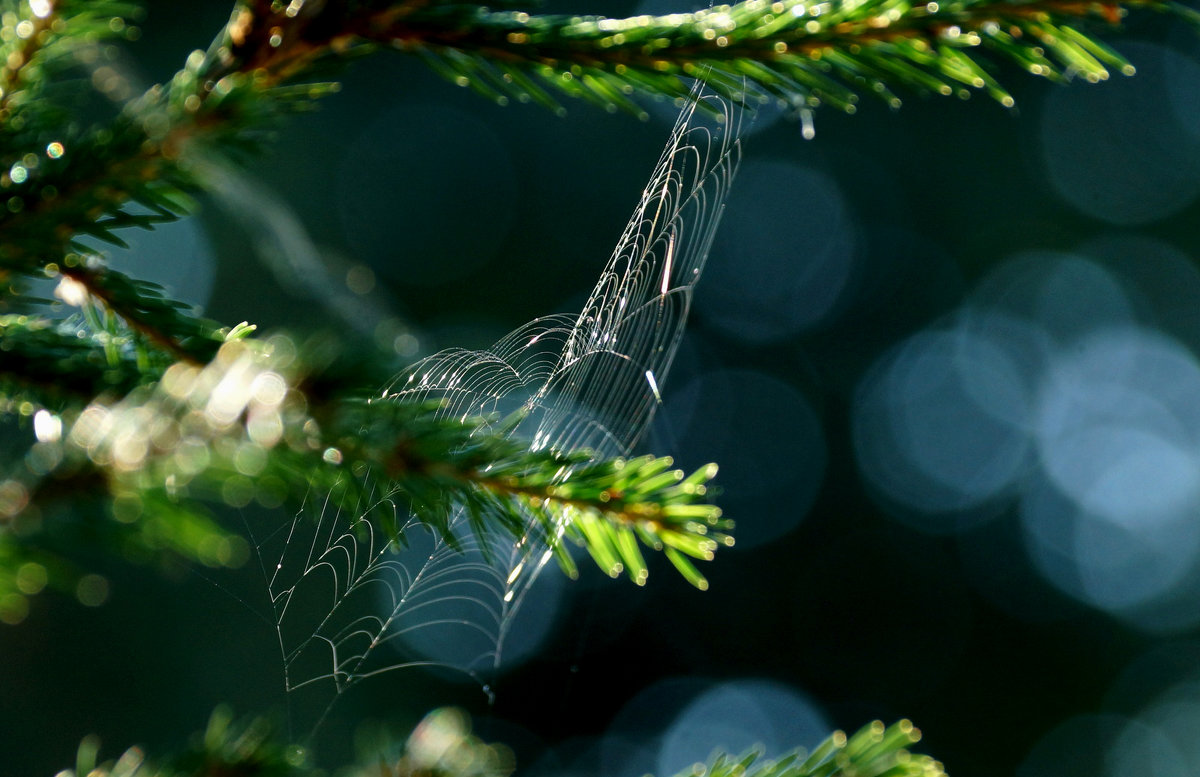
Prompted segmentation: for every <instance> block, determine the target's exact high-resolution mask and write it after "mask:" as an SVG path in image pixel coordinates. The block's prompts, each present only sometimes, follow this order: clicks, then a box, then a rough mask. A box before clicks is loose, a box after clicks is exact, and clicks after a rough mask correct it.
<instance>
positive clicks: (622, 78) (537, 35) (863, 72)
mask: <svg viewBox="0 0 1200 777" xmlns="http://www.w3.org/2000/svg"><path fill="white" fill-rule="evenodd" d="M283 6H284V4H283V3H278V4H271V3H267V2H256V3H245V4H243V6H242V8H241V10H240V11H239V13H238V15H237V16H236V17H235V22H234V23H233V24H232V25H231V28H230V33H229V35H228V45H226V46H224V47H223V48H222V51H223V52H224V54H223V56H222V57H221V58H220V59H221V61H222V63H223V65H222V67H223V68H225V69H237V68H258V69H260V70H261V71H262V72H264V73H266V74H268V77H269V78H270V79H272V80H287V79H288V78H292V77H295V76H296V75H298V74H300V73H303V72H304V70H305V69H306V68H307V67H308V66H309V65H311V64H312V63H313V62H316V61H320V60H321V59H322V58H323V57H325V56H326V55H330V54H342V53H345V52H350V51H355V50H357V47H358V44H360V43H362V42H374V43H379V44H384V45H389V46H392V47H394V48H397V49H400V50H403V51H412V52H416V53H418V54H419V55H421V57H422V58H423V59H424V60H425V61H426V62H427V63H428V64H429V65H430V66H432V67H433V68H434V69H436V70H437V71H438V72H440V73H441V74H442V75H444V76H445V77H447V78H448V79H450V80H451V81H454V82H455V83H458V84H459V85H461V86H468V87H471V88H473V89H475V90H476V91H478V92H479V93H481V94H483V95H485V96H487V97H489V98H491V99H495V100H498V101H500V102H507V101H508V100H509V99H510V98H511V99H517V100H520V101H522V102H528V101H531V100H532V101H536V102H539V103H542V104H545V105H547V106H549V107H552V108H555V109H556V110H557V109H558V108H559V106H558V103H557V101H556V99H555V97H554V96H553V95H555V94H562V95H567V96H571V97H579V98H583V99H585V100H587V101H590V102H593V103H596V104H598V105H601V106H604V107H605V108H608V109H613V110H615V109H624V110H628V111H631V112H634V113H639V114H642V113H643V111H642V110H641V109H640V108H639V107H638V106H637V104H636V103H635V102H634V101H632V100H631V99H630V97H631V96H632V95H634V94H635V93H641V94H645V95H653V96H659V97H662V96H665V97H672V98H686V97H687V95H688V93H689V89H690V79H691V78H698V79H700V80H702V81H705V82H706V83H707V84H708V85H709V87H710V88H711V89H712V90H713V91H715V92H717V93H718V94H721V95H722V96H725V97H728V98H730V99H734V100H736V101H739V102H741V101H748V102H750V103H755V102H765V101H769V100H778V101H780V102H782V103H784V104H785V105H789V106H792V107H794V108H796V109H797V110H809V109H811V108H814V107H816V106H817V105H820V104H823V103H828V104H832V105H835V106H838V107H840V108H842V109H844V110H852V109H853V106H854V104H855V103H856V102H857V100H858V99H859V94H860V93H862V92H871V93H877V94H878V95H880V96H881V97H883V98H884V99H885V100H886V101H887V102H888V103H889V104H890V105H892V106H898V105H899V104H900V101H899V97H897V96H896V94H895V92H896V91H898V90H907V91H912V92H915V93H917V94H947V95H948V94H953V93H956V92H957V93H959V94H961V95H964V96H965V95H966V94H969V91H966V90H969V89H982V90H985V91H987V92H988V93H989V94H990V95H991V96H992V97H994V98H995V99H997V100H998V101H1000V102H1001V103H1002V104H1005V105H1012V104H1013V100H1012V97H1011V95H1009V93H1008V92H1007V91H1006V90H1005V89H1004V88H1003V87H1002V86H1000V84H999V83H998V81H997V80H996V78H995V76H994V75H993V74H992V73H991V72H990V64H991V63H989V62H988V61H987V60H986V59H985V57H984V56H982V55H981V54H980V53H979V52H988V53H990V54H991V55H992V56H994V57H995V58H996V59H998V60H1000V61H1004V62H1007V63H1008V64H1016V65H1017V66H1019V67H1021V68H1022V69H1025V70H1028V71H1029V72H1031V73H1033V74H1035V75H1040V76H1044V77H1047V78H1051V79H1054V80H1068V79H1070V78H1073V77H1076V76H1079V77H1083V78H1085V79H1087V80H1089V81H1098V80H1102V79H1105V78H1107V77H1108V75H1109V70H1110V69H1116V70H1117V71H1118V72H1121V73H1124V74H1130V73H1132V68H1131V66H1130V65H1129V63H1128V62H1126V61H1125V60H1124V59H1123V58H1122V57H1121V56H1120V55H1119V54H1117V53H1116V52H1114V51H1113V50H1111V49H1110V48H1109V47H1108V46H1106V45H1105V44H1104V43H1102V42H1101V41H1099V40H1098V39H1096V38H1095V37H1094V35H1092V34H1091V33H1090V32H1088V31H1087V29H1086V25H1088V24H1089V23H1093V22H1098V23H1100V24H1102V25H1106V26H1114V25H1116V24H1117V23H1119V21H1120V20H1121V18H1122V17H1123V16H1124V15H1125V14H1126V13H1127V12H1128V11H1130V10H1142V9H1145V10H1153V11H1159V12H1168V13H1173V14H1177V15H1179V16H1181V17H1183V18H1187V19H1189V20H1191V21H1193V22H1194V21H1196V20H1197V12H1196V10H1195V9H1193V8H1191V7H1188V6H1184V5H1180V4H1177V3H1171V2H1165V1H1164V0H1103V1H1101V2H1081V1H1080V0H950V1H949V2H944V3H942V2H927V3H916V2H894V0H865V1H863V0H832V1H830V2H820V3H814V2H805V0H780V1H778V2H769V1H768V0H747V2H742V3H738V4H736V5H732V6H718V7H716V8H713V9H711V10H705V11H697V12H695V13H679V14H671V15H668V16H637V17H632V18H628V19H607V18H604V17H577V16H554V15H534V14H529V13H525V12H523V11H492V10H490V9H489V8H487V7H484V6H477V5H471V4H466V3H436V4H429V3H424V2H416V1H414V0H409V1H408V2H380V1H376V2H338V3H334V2H328V3H325V2H315V1H313V0H310V1H309V2H297V3H290V4H287V6H286V8H284V7H283ZM217 72H218V73H220V72H223V71H222V70H221V69H218V71H217Z"/></svg>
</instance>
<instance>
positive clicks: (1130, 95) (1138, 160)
mask: <svg viewBox="0 0 1200 777" xmlns="http://www.w3.org/2000/svg"><path fill="white" fill-rule="evenodd" d="M1122 53H1123V54H1125V55H1126V56H1127V57H1128V58H1129V59H1130V61H1132V62H1133V63H1134V64H1135V65H1136V66H1137V67H1138V68H1139V70H1140V72H1139V74H1138V77H1137V78H1136V79H1130V78H1119V77H1117V78H1113V79H1112V81H1111V82H1110V83H1108V84H1105V86H1104V88H1103V89H1056V90H1053V91H1050V92H1048V94H1047V97H1046V100H1045V103H1044V104H1043V106H1042V115H1041V124H1040V128H1041V132H1040V136H1041V148H1042V160H1041V161H1042V164H1043V165H1044V166H1045V169H1046V172H1047V175H1048V176H1049V179H1050V182H1051V184H1052V185H1053V186H1054V188H1055V190H1056V191H1057V192H1058V194H1059V196H1061V197H1062V198H1063V199H1064V200H1066V201H1067V202H1069V203H1070V204H1071V205H1072V206H1073V207H1074V208H1076V209H1077V210H1079V211H1081V212H1082V213H1084V214H1086V215H1088V216H1091V217H1093V218H1097V219H1101V220H1104V221H1108V222H1110V223H1113V224H1144V223H1147V222H1150V221H1155V220H1158V219H1162V218H1166V217H1167V216H1170V215H1172V214H1174V213H1177V212H1178V211H1179V210H1181V209H1182V208H1184V207H1186V206H1187V205H1189V204H1190V203H1191V202H1192V201H1193V200H1194V199H1195V198H1196V195H1197V194H1200V137H1198V136H1197V135H1196V130H1195V127H1185V126H1184V124H1183V123H1181V121H1180V120H1181V119H1184V120H1188V119H1190V118H1191V112H1192V111H1193V110H1194V105H1195V102H1194V100H1195V97H1196V87H1195V84H1196V83H1200V64H1198V63H1197V62H1196V61H1195V60H1192V59H1191V58H1189V57H1186V56H1184V55H1183V54H1180V53H1178V52H1175V51H1172V50H1170V49H1167V48H1165V47H1162V46H1158V45H1155V44H1150V43H1129V44H1127V45H1126V46H1125V47H1124V48H1123V49H1122ZM1169 73H1175V74H1176V80H1175V81H1173V82H1172V83H1175V84H1178V83H1185V84H1188V83H1190V84H1191V86H1190V87H1186V94H1182V95H1181V94H1178V92H1179V88H1177V87H1173V91H1175V92H1176V94H1170V93H1169V91H1168V88H1167V87H1166V86H1165V84H1166V83H1167V74H1169ZM1172 98H1175V99H1172ZM1179 106H1184V108H1182V109H1181V108H1180V107H1179ZM1181 110H1182V111H1183V113H1182V114H1181ZM1135 150H1136V152H1135Z"/></svg>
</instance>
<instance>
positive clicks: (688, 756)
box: [656, 680, 832, 774]
mask: <svg viewBox="0 0 1200 777" xmlns="http://www.w3.org/2000/svg"><path fill="white" fill-rule="evenodd" d="M831 730H832V726H831V725H830V724H829V721H828V719H827V718H826V716H825V714H824V712H822V710H821V709H820V708H819V707H818V706H817V705H816V703H815V702H814V701H813V700H812V699H810V698H808V697H807V696H804V695H802V694H800V693H799V692H797V691H795V690H793V689H792V688H789V687H788V686H786V685H782V684H780V683H777V682H772V681H768V680H736V681H733V682H728V683H722V684H720V685H717V686H715V687H713V688H711V689H709V690H707V691H705V692H704V693H702V694H701V695H700V696H699V697H697V698H696V699H695V700H693V701H692V702H691V703H690V704H689V705H688V706H687V707H686V708H684V709H683V710H682V711H681V712H680V713H679V715H678V716H677V717H676V718H675V720H674V721H673V722H672V723H671V725H670V727H669V728H668V729H667V731H666V733H665V734H664V735H663V739H662V747H661V749H660V750H659V753H658V769H657V770H656V773H657V774H677V773H678V772H680V771H682V770H684V769H686V768H687V767H689V766H691V765H692V764H693V763H696V762H697V761H704V760H705V759H707V758H708V756H709V755H711V754H712V752H713V750H716V749H721V750H723V751H725V752H728V753H731V754H734V755H736V754H740V753H742V752H744V751H746V750H748V749H749V748H751V747H755V746H761V747H762V748H763V750H764V752H765V753H766V754H767V755H768V756H776V755H779V754H780V753H783V752H784V751H787V750H792V749H794V748H796V747H801V746H804V747H812V746H813V745H815V744H816V743H818V742H820V741H821V740H822V739H824V738H825V737H826V736H828V734H829V732H830V731H831Z"/></svg>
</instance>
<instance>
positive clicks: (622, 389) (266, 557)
mask: <svg viewBox="0 0 1200 777" xmlns="http://www.w3.org/2000/svg"><path fill="white" fill-rule="evenodd" d="M699 100H700V101H702V102H704V103H705V107H706V108H707V109H708V110H707V111H705V112H698V111H697V109H696V105H694V104H691V103H689V104H688V105H687V106H686V107H685V108H684V110H683V112H682V114H681V115H680V117H679V119H678V120H677V122H676V124H675V126H674V129H673V130H672V133H671V137H670V140H669V141H668V143H667V145H666V148H665V150H664V151H663V153H662V156H661V157H660V158H659V161H658V163H657V165H656V166H655V168H654V171H653V173H652V175H651V176H650V181H649V183H648V184H647V186H646V189H645V191H644V192H643V194H642V197H641V199H640V201H639V202H638V205H637V207H636V209H635V210H634V213H633V217H632V218H631V219H630V221H629V223H628V225H627V226H626V228H625V230H624V232H623V233H622V235H621V238H620V240H619V241H618V243H617V246H616V248H615V250H614V252H613V254H612V257H611V258H610V259H609V261H608V264H607V266H606V267H605V268H604V271H603V273H602V274H601V276H600V279H599V282H598V283H597V284H596V286H595V288H594V289H593V291H592V293H591V295H590V297H589V298H588V300H587V303H586V304H585V306H584V308H583V310H582V312H580V313H579V314H577V315H574V316H566V315H560V316H548V317H545V318H539V319H537V320H534V321H532V322H530V323H529V324H526V325H525V326H523V327H520V328H519V329H517V330H515V331H514V332H512V333H510V334H509V335H507V336H506V337H504V338H503V339H501V340H500V341H499V342H497V343H496V344H495V345H493V346H492V347H490V348H488V349H486V350H482V351H472V350H465V349H451V350H447V351H443V352H440V353H437V354H434V355H432V356H429V357H427V358H425V359H423V360H421V361H419V362H417V363H416V364H414V365H412V366H411V367H410V368H408V369H406V370H405V371H404V372H402V373H401V374H400V375H398V376H397V377H396V378H395V379H393V381H392V382H391V383H389V384H388V385H387V386H386V387H385V388H384V389H383V391H382V398H383V399H384V400H387V401H396V402H413V401H421V400H428V399H439V400H441V401H442V402H443V403H444V404H443V408H442V410H441V412H442V413H444V414H446V415H448V416H454V417H461V418H467V417H472V416H480V415H489V414H496V415H497V416H505V415H508V413H510V412H511V411H513V410H515V409H518V408H520V409H523V411H524V412H525V413H526V415H525V417H524V420H523V421H522V422H521V423H520V424H519V425H518V426H517V427H516V428H515V430H514V432H513V433H514V434H515V435H517V436H518V438H521V439H527V440H528V441H529V444H530V446H531V448H532V449H534V450H539V449H545V448H550V449H554V450H560V451H577V450H581V449H585V448H586V449H590V450H591V451H593V452H594V453H595V456H596V457H598V458H611V457H614V456H618V455H626V454H628V453H630V451H631V449H632V447H633V446H634V444H635V443H636V442H637V440H638V438H639V436H640V435H641V434H642V433H643V431H644V430H645V429H646V427H647V426H648V424H649V422H650V419H651V417H652V415H653V413H654V411H655V408H656V406H657V405H658V404H659V403H660V402H661V398H660V395H659V388H658V386H659V384H660V383H661V382H662V381H663V380H664V379H665V378H666V375H667V372H668V371H669V369H670V366H671V362H672V359H673V357H674V354H675V350H676V348H677V346H678V343H679V339H680V337H681V336H682V333H683V327H684V323H685V320H686V318H687V313H688V310H689V307H690V305H691V298H692V289H693V287H694V285H695V283H696V281H697V280H698V279H699V277H700V273H701V270H702V268H703V265H704V262H705V259H706V257H707V255H708V251H709V248H710V245H711V243H712V238H713V235H714V233H715V230H716V227H717V223H718V221H719V220H720V215H721V212H722V210H723V208H724V201H725V196H726V192H727V190H728V187H729V185H730V182H731V180H732V177H733V174H734V171H735V169H736V167H737V164H738V160H739V157H740V147H739V143H738V140H737V137H738V133H739V131H740V112H738V111H736V110H735V109H734V107H733V106H731V105H730V104H729V103H728V102H726V101H724V100H721V99H718V98H716V97H714V96H711V95H705V96H702V97H700V98H699ZM368 493H370V496H369V497H367V498H365V499H364V501H363V503H362V504H361V505H359V509H358V510H356V511H355V512H354V513H352V514H346V513H343V512H340V511H338V510H336V509H334V508H333V507H330V506H328V505H327V504H326V503H324V502H323V501H321V500H320V499H319V498H317V497H316V496H314V497H313V498H312V499H310V500H309V503H308V505H307V507H306V508H305V509H304V510H302V511H300V513H299V514H297V515H296V516H294V518H293V520H292V521H291V522H290V523H289V524H287V525H285V526H283V527H278V528H277V529H276V530H275V531H274V532H272V533H270V534H266V535H263V536H257V537H255V536H254V533H253V531H252V532H251V534H252V541H253V542H254V544H255V547H256V549H257V551H258V555H259V558H260V559H261V560H262V562H263V566H264V570H263V571H264V574H265V576H266V578H267V581H268V588H269V592H270V596H271V600H272V603H273V606H274V612H275V619H276V620H275V625H276V631H277V634H278V637H279V647H280V651H281V653H282V656H283V661H284V671H285V683H286V687H287V690H288V693H289V696H291V695H292V694H295V693H299V692H301V691H304V690H306V689H314V688H320V689H323V690H324V691H325V692H326V694H327V695H329V694H330V692H331V698H330V699H329V701H328V703H327V705H326V706H325V707H324V711H323V712H321V713H320V716H319V718H318V721H317V724H316V725H315V726H314V727H313V730H314V731H315V730H316V728H317V727H318V726H319V725H320V720H321V719H323V718H324V715H325V714H327V713H328V711H329V709H330V708H331V707H332V705H333V704H334V703H335V702H336V700H337V698H338V697H339V696H340V695H341V694H342V693H343V692H344V691H345V690H347V689H348V688H350V687H352V686H354V685H356V684H358V683H360V682H362V681H363V680H366V679H368V678H371V677H374V676H376V675H379V674H382V673H387V672H394V671H396V670H398V669H402V668H405V667H411V666H420V665H425V666H438V667H444V668H448V669H453V670H455V671H457V672H461V673H463V674H465V675H466V676H468V677H470V678H473V679H474V680H475V681H476V682H478V683H479V684H480V685H481V686H482V687H483V689H484V691H485V692H487V693H488V694H489V695H490V689H489V686H488V685H487V679H488V677H489V676H490V675H491V674H492V673H493V672H494V671H495V670H496V669H498V668H499V667H500V666H501V660H502V658H505V659H506V660H511V658H512V656H508V655H506V654H505V652H504V648H505V645H506V638H507V637H509V636H511V635H512V633H513V624H514V622H515V618H516V615H517V612H518V611H519V610H520V608H521V604H522V603H523V601H524V600H525V599H526V598H527V596H528V595H529V593H530V591H531V590H533V586H534V583H535V581H537V580H538V577H539V572H540V571H541V570H542V569H543V568H544V566H545V565H546V563H547V562H548V561H549V560H550V558H551V552H550V551H549V550H547V547H548V541H551V540H554V539H556V538H553V537H547V536H545V534H544V531H543V530H542V529H540V528H538V524H537V523H536V522H534V521H532V520H531V521H530V523H529V528H528V529H527V532H526V534H525V536H523V537H522V538H520V539H519V540H517V541H515V542H510V543H509V544H508V546H507V547H506V548H498V547H491V548H488V549H486V550H487V551H488V552H486V553H485V549H484V548H482V547H480V544H479V540H478V539H477V538H476V537H475V536H474V535H473V534H472V532H471V531H470V530H469V528H467V526H466V516H465V515H462V514H459V515H457V516H456V517H455V518H454V519H453V520H452V522H451V528H452V530H455V531H454V533H455V535H456V536H457V537H458V538H459V540H460V548H459V549H455V548H452V547H450V546H449V545H448V544H447V543H446V541H445V540H444V539H442V538H440V537H438V536H434V535H433V534H432V533H431V532H429V531H425V530H418V527H420V526H421V524H419V522H418V521H417V520H416V518H415V517H414V516H411V515H409V514H407V512H405V511H404V510H403V508H401V507H399V506H398V504H397V503H396V502H394V501H393V500H392V499H391V495H390V492H389V488H388V485H387V484H386V483H382V482H377V483H375V484H374V485H373V491H370V492H368ZM388 525H391V526H400V527H402V536H403V537H404V543H405V544H406V545H407V547H400V546H398V545H397V544H396V543H393V542H390V541H389V537H390V536H391V535H390V534H389V533H388V532H387V531H386V530H385V529H383V528H382V527H383V526H388ZM559 532H561V527H560V529H559ZM498 544H499V543H497V542H493V545H498ZM536 609H542V608H536ZM524 630H525V625H524V624H523V625H522V631H524ZM510 652H511V651H510Z"/></svg>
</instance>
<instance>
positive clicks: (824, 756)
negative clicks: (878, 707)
mask: <svg viewBox="0 0 1200 777" xmlns="http://www.w3.org/2000/svg"><path fill="white" fill-rule="evenodd" d="M920 739H921V732H920V730H919V729H917V728H915V727H914V726H913V724H912V723H911V722H909V721H907V720H902V721H900V722H899V723H894V724H892V725H891V726H887V727H885V726H884V725H883V723H881V722H880V721H878V720H877V721H875V722H873V723H870V724H868V725H866V726H864V727H863V728H861V729H859V730H858V731H857V732H855V733H854V734H852V735H850V736H849V737H847V736H846V734H844V733H843V732H841V731H835V732H834V733H833V734H831V735H830V736H829V737H828V738H827V739H825V741H824V742H822V743H821V744H819V745H817V746H816V747H815V748H813V749H812V751H811V752H806V751H804V750H797V751H794V752H792V753H788V754H787V755H784V756H782V757H780V758H775V759H771V760H763V759H762V757H761V753H759V752H757V751H751V752H749V753H746V754H744V755H742V756H738V757H731V756H728V755H725V754H719V755H717V756H716V757H714V758H713V759H712V761H711V762H710V763H709V765H708V767H707V768H706V769H705V771H704V772H703V774H705V775H707V777H945V774H946V771H945V769H944V767H943V766H942V764H941V763H940V762H939V761H936V760H935V759H933V758H930V757H929V756H927V755H921V754H917V753H912V752H910V751H909V750H908V748H909V747H910V746H912V745H914V744H916V743H917V742H919V741H920ZM696 773H697V772H696V771H694V770H691V771H684V772H680V773H679V775H677V777H687V776H688V775H695V774H696Z"/></svg>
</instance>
